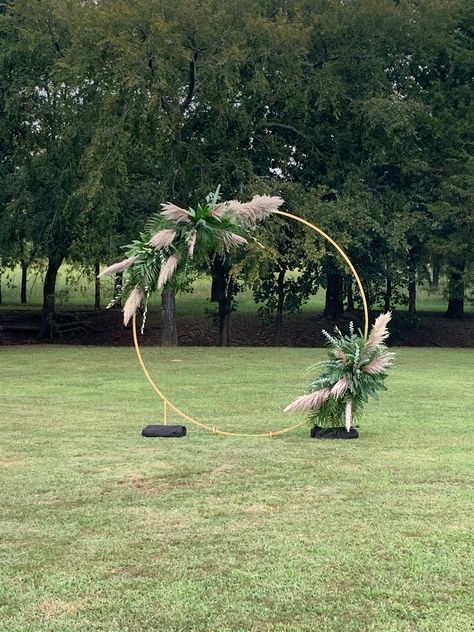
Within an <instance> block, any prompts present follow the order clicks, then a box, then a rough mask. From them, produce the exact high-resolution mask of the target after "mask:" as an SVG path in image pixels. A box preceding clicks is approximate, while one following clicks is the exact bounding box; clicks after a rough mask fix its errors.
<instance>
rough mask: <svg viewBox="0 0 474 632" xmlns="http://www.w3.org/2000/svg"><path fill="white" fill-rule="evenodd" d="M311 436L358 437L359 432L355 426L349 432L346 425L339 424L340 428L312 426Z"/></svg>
mask: <svg viewBox="0 0 474 632" xmlns="http://www.w3.org/2000/svg"><path fill="white" fill-rule="evenodd" d="M310 437H311V438H312V439H358V438H359V433H358V431H357V430H356V429H355V428H351V429H350V430H349V432H347V430H346V429H345V428H344V426H339V427H338V428H321V427H320V426H314V427H313V428H311V432H310Z"/></svg>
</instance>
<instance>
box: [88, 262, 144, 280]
mask: <svg viewBox="0 0 474 632" xmlns="http://www.w3.org/2000/svg"><path fill="white" fill-rule="evenodd" d="M136 260H137V257H129V258H128V259H124V260H123V261H119V262H118V263H113V264H112V265H111V266H109V267H108V268H105V270H103V271H102V272H101V273H100V274H98V275H97V278H98V279H100V278H102V277H103V276H110V275H112V274H117V273H118V272H123V271H124V270H126V269H127V268H129V267H130V266H131V265H132V264H134V263H135V261H136Z"/></svg>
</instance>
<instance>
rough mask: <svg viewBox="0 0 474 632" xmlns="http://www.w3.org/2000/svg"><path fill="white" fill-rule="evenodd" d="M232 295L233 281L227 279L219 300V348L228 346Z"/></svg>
mask: <svg viewBox="0 0 474 632" xmlns="http://www.w3.org/2000/svg"><path fill="white" fill-rule="evenodd" d="M233 293H234V279H233V278H232V277H228V281H227V284H226V287H225V292H224V295H223V296H221V297H220V298H219V344H220V346H221V347H228V346H229V345H230V315H231V313H232V296H233Z"/></svg>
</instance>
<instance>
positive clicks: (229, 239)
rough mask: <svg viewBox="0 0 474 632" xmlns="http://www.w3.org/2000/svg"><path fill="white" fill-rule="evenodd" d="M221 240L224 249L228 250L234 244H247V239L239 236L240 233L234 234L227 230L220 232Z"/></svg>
mask: <svg viewBox="0 0 474 632" xmlns="http://www.w3.org/2000/svg"><path fill="white" fill-rule="evenodd" d="M222 241H223V242H224V247H225V249H226V250H230V249H231V248H233V247H234V246H243V244H247V243H248V241H247V240H246V239H245V238H244V237H241V236H240V235H236V234H235V233H230V232H229V231H227V230H226V231H224V233H223V234H222Z"/></svg>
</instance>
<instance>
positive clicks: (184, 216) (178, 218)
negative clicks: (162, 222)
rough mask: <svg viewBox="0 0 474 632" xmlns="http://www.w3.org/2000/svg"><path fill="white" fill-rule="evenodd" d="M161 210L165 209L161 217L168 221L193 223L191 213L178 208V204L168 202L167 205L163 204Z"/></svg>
mask: <svg viewBox="0 0 474 632" xmlns="http://www.w3.org/2000/svg"><path fill="white" fill-rule="evenodd" d="M161 208H162V209H163V210H162V212H161V215H163V217H166V218H167V219H171V220H172V221H174V222H184V223H186V224H187V223H189V222H190V221H191V219H190V215H189V211H187V210H186V209H184V208H180V207H179V206H176V204H171V203H170V202H167V203H166V204H162V205H161Z"/></svg>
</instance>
